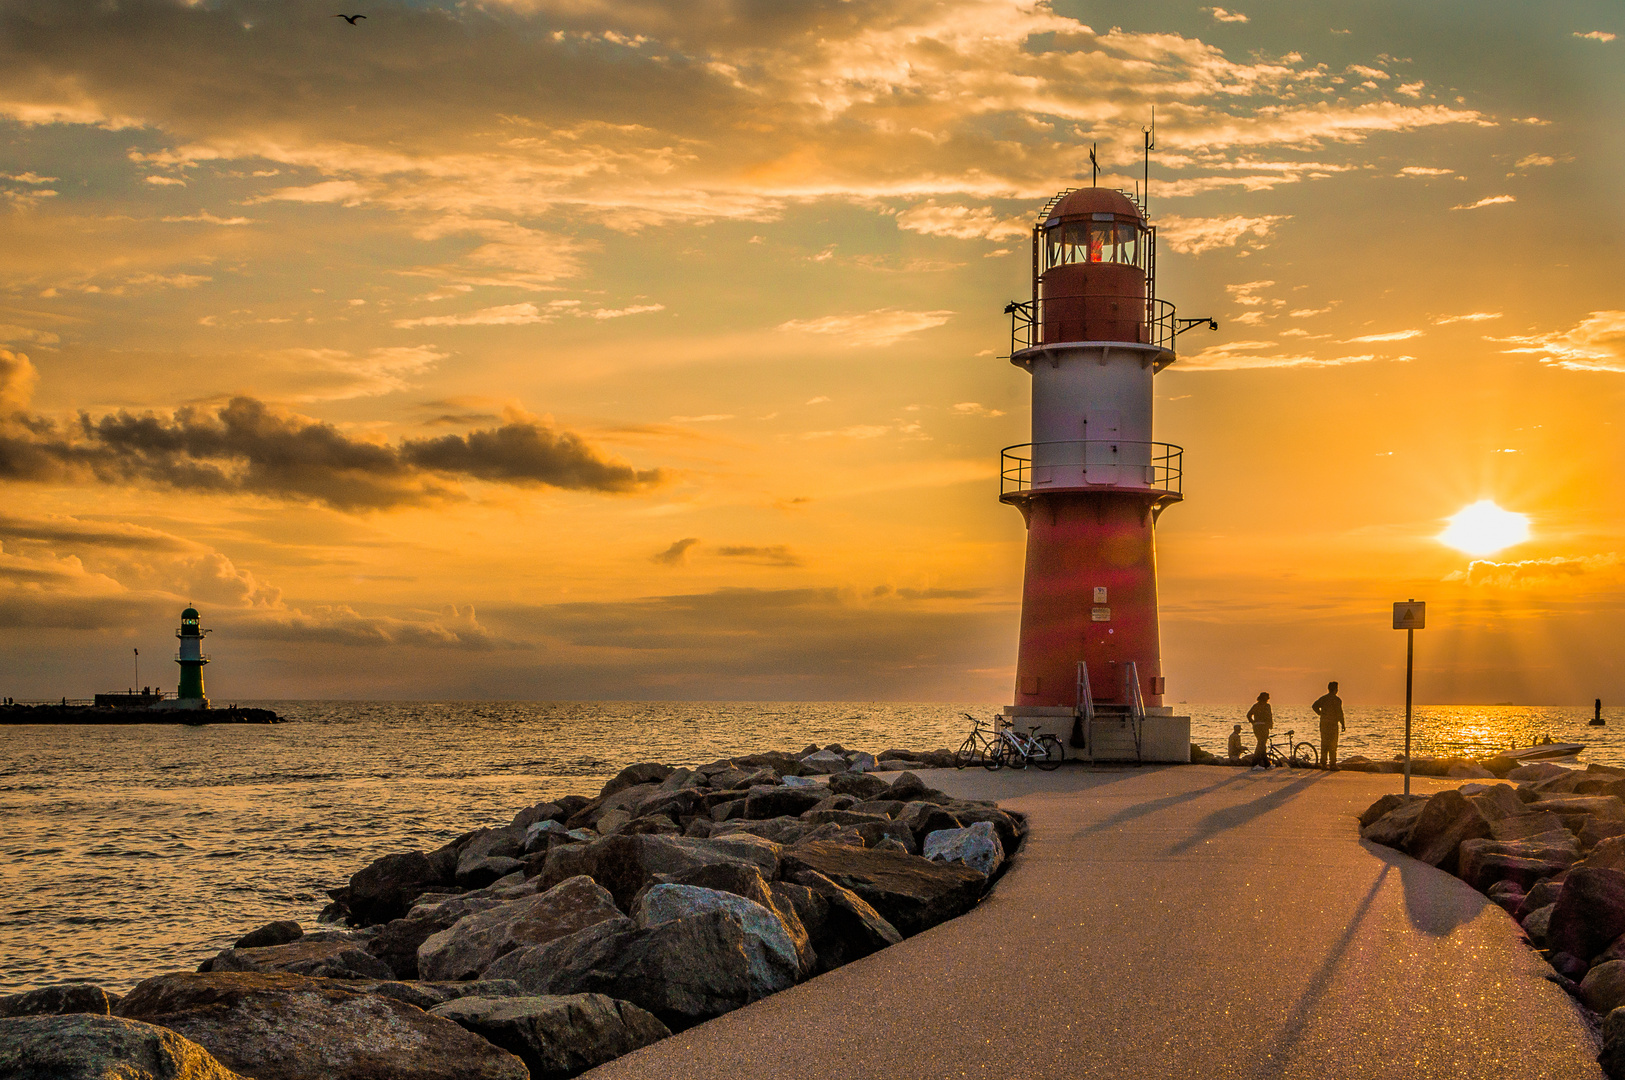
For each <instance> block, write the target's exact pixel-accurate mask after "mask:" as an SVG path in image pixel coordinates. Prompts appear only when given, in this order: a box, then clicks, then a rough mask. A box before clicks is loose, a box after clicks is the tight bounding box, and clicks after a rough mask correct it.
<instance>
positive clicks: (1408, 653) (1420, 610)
mask: <svg viewBox="0 0 1625 1080" xmlns="http://www.w3.org/2000/svg"><path fill="white" fill-rule="evenodd" d="M1425 626H1427V604H1425V603H1423V602H1422V601H1420V600H1406V601H1405V602H1404V603H1396V604H1395V605H1394V629H1395V630H1403V631H1405V794H1407V795H1409V794H1410V793H1411V685H1412V680H1411V671H1412V663H1413V660H1414V658H1415V656H1416V632H1417V631H1418V630H1421V629H1422V628H1424V627H1425Z"/></svg>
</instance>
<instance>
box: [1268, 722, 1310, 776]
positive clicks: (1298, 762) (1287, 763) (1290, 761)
mask: <svg viewBox="0 0 1625 1080" xmlns="http://www.w3.org/2000/svg"><path fill="white" fill-rule="evenodd" d="M1284 734H1285V736H1286V745H1285V747H1284V748H1283V747H1282V746H1280V745H1278V744H1277V743H1276V741H1275V736H1274V735H1271V736H1270V744H1269V748H1268V749H1267V750H1266V751H1265V753H1266V754H1267V755H1268V757H1269V761H1270V764H1271V765H1275V766H1279V767H1284V768H1292V769H1318V768H1320V748H1319V747H1318V746H1316V745H1315V744H1314V743H1312V742H1293V741H1292V736H1293V735H1294V734H1296V732H1295V731H1294V730H1293V729H1290V728H1289V729H1288V730H1287V731H1286V732H1285V733H1284Z"/></svg>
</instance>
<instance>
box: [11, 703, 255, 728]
mask: <svg viewBox="0 0 1625 1080" xmlns="http://www.w3.org/2000/svg"><path fill="white" fill-rule="evenodd" d="M280 723H282V718H281V717H280V716H278V715H277V714H276V713H274V712H272V711H271V710H270V709H239V708H236V707H235V706H233V707H232V708H229V709H109V708H105V707H103V708H97V707H96V706H94V705H0V724H183V725H186V726H187V727H202V726H203V725H205V724H280Z"/></svg>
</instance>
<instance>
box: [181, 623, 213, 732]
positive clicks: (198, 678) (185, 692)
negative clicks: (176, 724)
mask: <svg viewBox="0 0 1625 1080" xmlns="http://www.w3.org/2000/svg"><path fill="white" fill-rule="evenodd" d="M200 618H201V616H199V615H198V613H197V608H192V607H189V608H187V609H186V610H185V611H183V612H181V628H180V629H179V630H177V631H175V636H176V637H178V638H180V641H181V647H180V651H179V652H177V653H176V654H175V663H177V664H179V665H180V666H181V684H180V688H179V689H178V690H177V691H176V692H175V708H177V709H207V708H208V707H209V699H208V698H206V697H204V696H203V665H204V664H207V663H208V662H209V658H208V657H207V656H204V655H203V635H204V634H207V633H208V632H209V631H207V630H204V629H203V628H202V627H201V626H199V625H198V621H199V619H200Z"/></svg>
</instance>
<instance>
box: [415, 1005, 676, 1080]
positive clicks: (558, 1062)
mask: <svg viewBox="0 0 1625 1080" xmlns="http://www.w3.org/2000/svg"><path fill="white" fill-rule="evenodd" d="M431 1014H432V1015H434V1016H438V1017H441V1018H443V1019H446V1020H450V1021H452V1022H453V1023H456V1024H459V1025H461V1026H462V1027H464V1028H467V1029H468V1030H469V1031H472V1032H473V1033H475V1034H476V1035H479V1036H480V1037H481V1038H483V1039H486V1040H487V1041H489V1042H491V1043H492V1044H494V1045H496V1046H500V1047H501V1048H502V1049H504V1050H506V1051H508V1052H509V1053H511V1054H514V1055H515V1056H517V1057H518V1058H519V1059H520V1060H521V1061H523V1062H524V1063H525V1067H526V1068H528V1069H529V1070H530V1080H566V1078H568V1077H572V1076H575V1075H576V1074H578V1073H581V1072H585V1071H586V1070H588V1069H591V1068H593V1067H595V1066H598V1065H602V1064H603V1063H604V1062H606V1061H613V1060H614V1059H615V1058H618V1057H620V1056H621V1055H622V1054H629V1053H631V1052H632V1051H633V1050H639V1049H642V1048H643V1047H645V1046H648V1045H649V1044H651V1043H655V1042H659V1041H660V1040H661V1039H664V1038H666V1037H667V1036H669V1035H670V1034H671V1031H670V1030H669V1029H668V1028H667V1027H666V1025H665V1024H662V1023H661V1022H660V1021H659V1020H656V1019H655V1018H654V1017H653V1016H651V1015H650V1014H649V1013H648V1012H646V1011H644V1010H643V1009H640V1008H638V1007H637V1006H636V1005H634V1004H632V1003H631V1002H629V1001H616V1000H615V999H614V998H610V997H605V996H604V995H602V994H570V995H563V996H554V997H517V998H516V997H501V998H480V997H466V998H461V999H459V1000H457V1001H453V1002H450V1003H449V1004H445V1005H441V1006H438V1007H436V1008H434V1009H432V1010H431Z"/></svg>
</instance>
